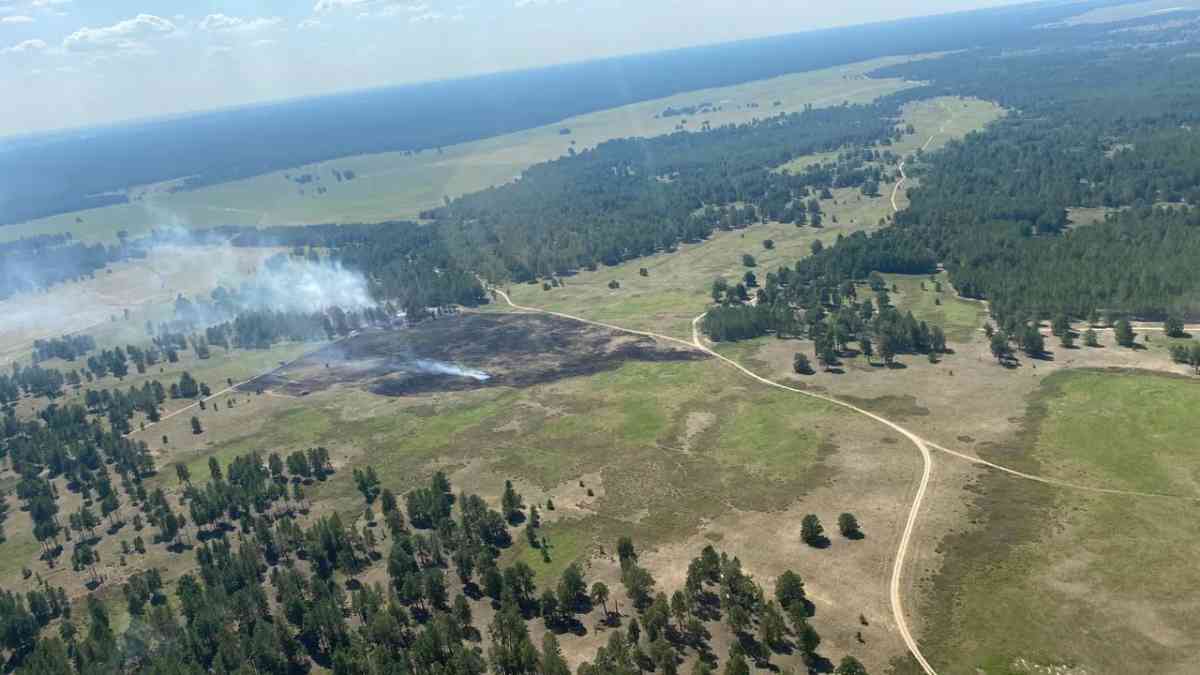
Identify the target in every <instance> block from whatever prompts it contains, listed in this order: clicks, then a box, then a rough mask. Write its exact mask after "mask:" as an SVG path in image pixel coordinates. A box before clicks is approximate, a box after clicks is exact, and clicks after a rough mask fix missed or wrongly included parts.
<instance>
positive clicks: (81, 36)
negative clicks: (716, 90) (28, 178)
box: [0, 0, 1015, 135]
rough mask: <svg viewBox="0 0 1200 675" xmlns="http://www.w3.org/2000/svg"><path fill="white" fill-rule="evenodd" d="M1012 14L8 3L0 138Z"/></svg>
mask: <svg viewBox="0 0 1200 675" xmlns="http://www.w3.org/2000/svg"><path fill="white" fill-rule="evenodd" d="M1000 4H1015V2H1014V0H910V1H908V2H897V1H896V0H837V1H836V2H830V1H829V0H819V1H814V0H687V1H683V0H290V1H289V0H240V1H239V2H219V1H215V0H153V1H151V0H106V1H104V2H99V1H97V0H0V91H3V92H5V99H6V101H5V103H4V105H3V106H0V135H11V134H20V133H27V132H33V131H44V130H50V129H60V128H69V127H80V126H88V125H94V124H101V123H107V122H113V121H118V120H127V119H136V118H144V117H157V116H162V115H170V114H177V113H182V112H189V111H195V110H205V109H212V108H220V107H226V106H231V105H241V104H246V103H253V102H260V101H268V100H278V99H285V98H293V97H298V96H308V95H313V94H321V93H328V92H334V91H345V90H353V89H361V88H367V87H375V86H381V85H389V84H403V83H411V82H420V81H427V80H437V79H445V78H449V77H459V76H464V75H471V74H478V73H485V72H495V71H500V70H512V69H519V68H528V67H535V66H541V65H550V64H554V63H563V62H570V61H580V60H586V59H591V58H597V57H604V56H614V55H619V54H630V53H637V52H648V51H657V50H661V49H670V48H676V47H684V46H691V45H699V44H709V43H714V42H723V41H728V40H736V39H742V38H750V37H758V36H763V35H773V34H780V33H794V32H800V31H805V30H813V29H818V28H827V27H832V26H844V25H852V24H858V23H867V22H872V21H883V20H889V19H897V18H903V17H910V16H921V15H929V14H940V13H944V12H951V11H960V10H967V9H974V8H978V7H985V6H995V5H1000Z"/></svg>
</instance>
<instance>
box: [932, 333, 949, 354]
mask: <svg viewBox="0 0 1200 675" xmlns="http://www.w3.org/2000/svg"><path fill="white" fill-rule="evenodd" d="M929 348H930V349H931V350H933V351H934V352H935V353H937V354H945V353H946V332H945V331H944V330H942V327H941V326H934V327H933V328H932V329H931V330H930V333H929Z"/></svg>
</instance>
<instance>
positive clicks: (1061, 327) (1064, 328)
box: [1050, 314, 1071, 337]
mask: <svg viewBox="0 0 1200 675" xmlns="http://www.w3.org/2000/svg"><path fill="white" fill-rule="evenodd" d="M1050 332H1051V333H1052V334H1054V335H1056V336H1058V337H1062V336H1063V334H1064V333H1070V332H1071V320H1070V319H1068V318H1067V315H1066V314H1058V315H1057V316H1055V317H1054V321H1052V322H1051V323H1050Z"/></svg>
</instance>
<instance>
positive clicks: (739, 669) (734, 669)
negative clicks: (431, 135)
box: [722, 642, 750, 675]
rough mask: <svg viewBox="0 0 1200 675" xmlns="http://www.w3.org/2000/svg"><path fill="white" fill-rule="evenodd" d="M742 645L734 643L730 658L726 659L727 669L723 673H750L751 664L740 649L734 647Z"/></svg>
mask: <svg viewBox="0 0 1200 675" xmlns="http://www.w3.org/2000/svg"><path fill="white" fill-rule="evenodd" d="M738 646H740V645H739V644H738V643H736V642H735V643H734V646H733V647H731V648H730V649H729V658H728V659H725V670H724V671H722V673H723V675H750V664H748V663H746V657H745V656H744V655H743V654H742V651H741V650H740V649H737V650H736V651H735V649H734V647H738Z"/></svg>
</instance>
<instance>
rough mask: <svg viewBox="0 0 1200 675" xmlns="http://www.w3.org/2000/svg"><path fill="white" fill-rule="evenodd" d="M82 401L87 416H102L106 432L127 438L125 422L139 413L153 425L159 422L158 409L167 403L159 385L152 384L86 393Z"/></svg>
mask: <svg viewBox="0 0 1200 675" xmlns="http://www.w3.org/2000/svg"><path fill="white" fill-rule="evenodd" d="M171 386H172V389H173V390H174V389H175V388H176V385H171ZM83 400H84V405H86V406H87V409H88V412H90V413H92V414H94V415H104V416H106V417H107V418H108V424H109V428H110V429H112V430H113V431H114V432H116V433H121V434H127V433H129V431H130V430H131V427H130V424H129V422H130V420H132V419H133V415H134V413H135V412H141V413H142V414H144V415H145V416H146V419H147V420H148V421H150V422H157V421H158V420H159V419H160V418H161V415H160V414H159V407H160V406H162V404H163V402H164V401H166V400H167V392H166V389H165V388H164V387H163V386H162V383H161V382H159V381H157V380H153V381H150V382H146V383H144V384H142V386H141V387H132V386H131V387H129V389H128V390H127V391H121V390H120V389H99V390H96V389H87V390H86V391H84V394H83Z"/></svg>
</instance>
